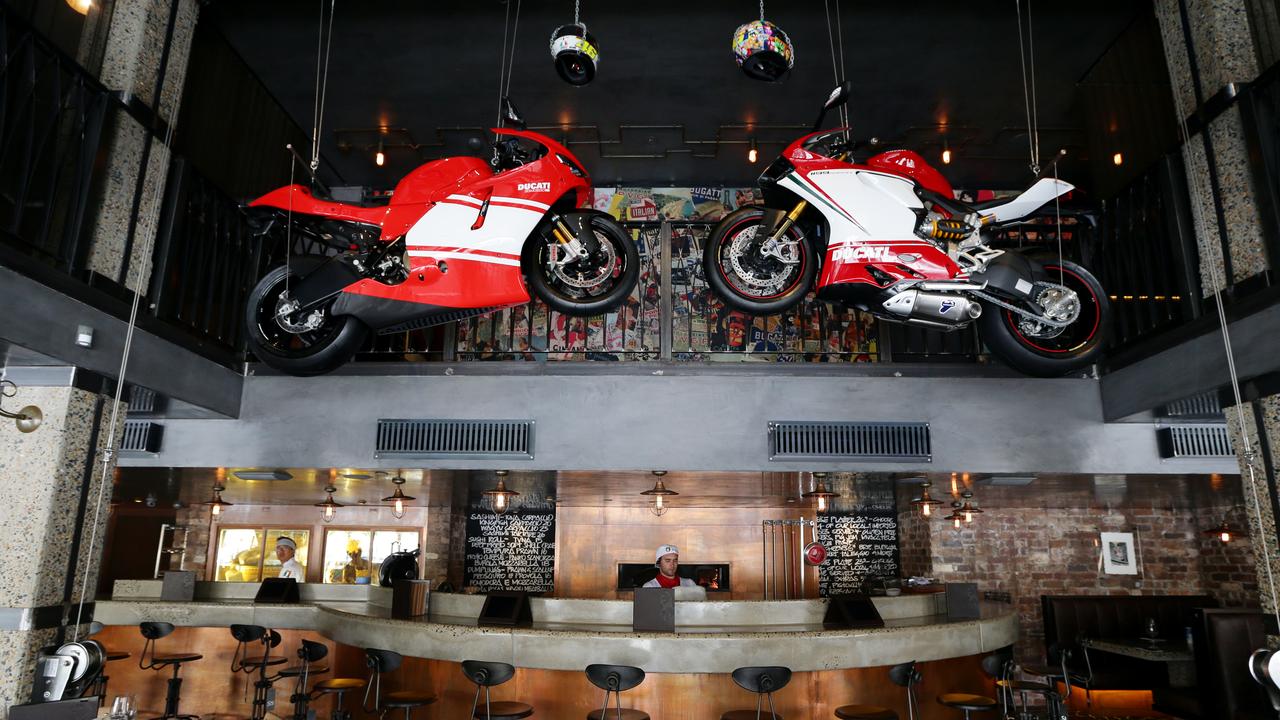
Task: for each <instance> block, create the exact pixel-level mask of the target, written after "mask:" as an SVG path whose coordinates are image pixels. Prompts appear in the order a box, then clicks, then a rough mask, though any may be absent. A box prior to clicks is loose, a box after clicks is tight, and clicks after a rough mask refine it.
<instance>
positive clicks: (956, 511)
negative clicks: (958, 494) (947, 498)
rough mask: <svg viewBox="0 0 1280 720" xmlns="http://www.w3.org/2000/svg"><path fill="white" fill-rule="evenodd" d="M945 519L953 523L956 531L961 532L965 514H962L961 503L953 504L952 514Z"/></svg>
mask: <svg viewBox="0 0 1280 720" xmlns="http://www.w3.org/2000/svg"><path fill="white" fill-rule="evenodd" d="M943 519H944V520H950V521H951V523H952V527H954V528H955V529H956V530H959V529H960V524H961V523H962V522H964V513H962V512H960V503H958V502H953V503H951V514H950V515H948V516H946V517H945V518H943Z"/></svg>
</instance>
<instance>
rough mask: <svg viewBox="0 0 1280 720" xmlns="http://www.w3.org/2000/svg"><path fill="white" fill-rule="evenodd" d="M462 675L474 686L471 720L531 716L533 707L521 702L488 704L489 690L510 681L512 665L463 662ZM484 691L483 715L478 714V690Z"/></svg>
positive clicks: (516, 719) (514, 672)
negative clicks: (472, 719) (474, 697)
mask: <svg viewBox="0 0 1280 720" xmlns="http://www.w3.org/2000/svg"><path fill="white" fill-rule="evenodd" d="M462 674H464V675H466V676H467V679H468V680H470V681H471V682H473V683H475V685H476V699H475V700H472V701H471V715H470V716H469V717H473V718H484V719H485V720H518V719H519V718H527V717H529V716H530V715H532V714H533V706H532V705H528V704H526V703H522V702H514V701H510V700H500V701H498V702H490V700H489V688H491V687H495V686H497V685H501V684H502V683H504V682H506V681H508V680H510V679H511V678H512V677H513V676H514V675H515V674H516V669H515V666H513V665H508V664H507V663H500V662H482V661H480V660H463V661H462ZM481 689H483V690H484V713H483V714H482V713H481V712H480V690H481Z"/></svg>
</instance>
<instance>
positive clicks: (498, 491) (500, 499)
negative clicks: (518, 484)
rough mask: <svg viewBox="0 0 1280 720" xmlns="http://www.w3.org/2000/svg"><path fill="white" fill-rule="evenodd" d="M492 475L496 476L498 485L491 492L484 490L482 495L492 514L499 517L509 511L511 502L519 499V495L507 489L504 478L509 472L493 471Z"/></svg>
mask: <svg viewBox="0 0 1280 720" xmlns="http://www.w3.org/2000/svg"><path fill="white" fill-rule="evenodd" d="M493 474H494V475H497V476H498V484H497V486H495V487H494V488H493V489H492V490H485V491H484V493H483V495H484V496H485V497H486V498H488V499H489V507H490V508H492V509H493V512H494V514H496V515H501V514H502V513H505V512H506V511H507V510H510V509H511V500H512V499H513V498H517V497H519V496H520V493H518V492H516V491H515V490H508V489H507V483H506V477H507V475H508V474H510V473H509V471H507V470H495V471H494V472H493Z"/></svg>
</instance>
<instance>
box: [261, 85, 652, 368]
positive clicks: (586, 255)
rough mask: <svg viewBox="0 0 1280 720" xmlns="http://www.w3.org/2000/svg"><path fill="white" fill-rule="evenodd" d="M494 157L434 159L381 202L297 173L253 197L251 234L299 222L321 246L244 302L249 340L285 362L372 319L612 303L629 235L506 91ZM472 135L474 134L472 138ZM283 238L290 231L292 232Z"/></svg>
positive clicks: (322, 352)
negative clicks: (329, 191) (528, 124)
mask: <svg viewBox="0 0 1280 720" xmlns="http://www.w3.org/2000/svg"><path fill="white" fill-rule="evenodd" d="M502 124H503V125H510V127H498V128H493V129H492V130H491V132H493V133H494V135H495V141H494V143H493V145H492V159H491V160H490V161H489V162H486V161H485V160H483V159H481V158H478V157H469V156H462V157H451V158H444V159H441V160H434V161H431V162H428V163H426V164H425V165H422V166H421V167H419V168H418V169H416V170H414V171H413V172H411V173H409V174H408V175H406V176H405V177H404V178H403V179H402V180H401V181H400V182H399V184H397V185H396V187H395V190H394V192H393V193H392V195H391V198H390V202H389V203H388V204H386V205H382V206H365V205H356V204H347V203H340V202H332V201H330V200H326V199H324V198H321V197H317V196H316V195H314V194H312V192H311V190H309V189H308V188H306V187H304V186H302V185H288V186H286V187H282V188H279V189H276V190H273V191H271V192H269V193H267V194H266V195H263V196H262V197H260V198H258V199H257V200H254V201H253V202H251V203H250V204H249V208H248V212H249V214H250V220H251V223H252V225H253V226H254V228H255V230H256V232H257V233H258V234H263V235H265V234H267V233H269V232H271V231H273V230H274V231H277V232H281V233H301V234H302V235H305V236H306V237H307V238H308V239H310V240H313V241H318V242H320V243H322V244H323V245H325V246H326V247H328V248H330V254H329V255H328V256H326V257H322V258H317V257H315V256H304V257H294V258H292V259H291V260H290V261H289V262H287V263H286V264H285V265H283V266H281V267H278V268H276V269H274V270H272V271H271V272H270V273H268V274H267V275H266V277H264V278H262V280H261V281H259V282H258V284H257V286H256V287H255V288H254V289H253V292H252V293H250V295H249V301H248V305H247V308H246V310H245V325H246V330H247V334H248V342H249V349H250V350H252V351H253V354H254V355H255V356H256V357H257V358H258V359H259V360H261V361H262V362H264V363H266V364H267V365H269V366H271V367H273V368H275V369H277V370H280V371H283V372H286V373H290V374H292V375H318V374H321V373H325V372H329V371H331V370H333V369H335V368H337V367H338V366H340V365H342V364H343V363H345V362H346V361H347V360H349V359H350V358H351V356H352V355H353V354H354V353H355V352H356V351H357V350H358V349H359V348H360V347H361V345H362V344H363V343H364V341H365V339H366V337H367V335H368V333H369V332H370V331H373V332H377V333H393V332H401V331H404V330H411V329H416V328H422V327H427V326H430V325H436V324H440V323H444V322H449V321H452V320H458V319H461V318H465V317H469V316H472V315H478V314H483V313H486V312H490V311H492V310H496V309H499V308H502V307H507V306H511V305H520V304H523V303H527V302H529V300H530V292H532V294H533V295H534V296H536V297H537V298H538V299H540V300H542V301H543V302H545V303H546V304H547V305H548V306H549V307H550V308H551V309H552V310H555V311H557V312H561V313H564V314H566V315H575V316H583V315H597V314H600V313H603V312H606V311H608V310H610V309H612V308H614V307H616V306H618V305H619V304H621V303H622V301H623V300H624V299H626V297H627V296H628V295H630V294H631V290H632V288H633V287H634V286H635V284H636V281H637V279H638V277H639V268H640V258H639V254H638V252H637V250H636V246H635V243H634V242H633V241H632V239H631V237H630V236H629V235H628V233H627V232H626V230H624V229H623V228H622V227H621V226H620V225H618V223H617V222H616V221H614V219H613V218H612V217H611V216H609V215H607V214H605V213H601V212H597V211H595V210H592V209H591V206H592V187H591V179H590V177H588V175H587V172H586V170H585V169H583V166H582V163H581V162H580V161H579V160H578V159H577V158H576V157H574V155H573V153H571V152H570V151H569V150H568V149H566V148H565V147H564V146H563V145H561V144H560V143H557V142H556V141H555V140H552V139H551V138H548V137H546V136H544V135H540V134H538V133H535V132H530V131H528V130H526V129H525V124H524V121H523V120H522V119H521V118H520V115H519V113H518V112H516V110H515V108H514V107H513V106H512V105H511V102H510V101H509V100H506V99H505V98H504V100H503V123H502ZM477 144H478V141H477ZM289 242H290V243H292V240H290V241H289Z"/></svg>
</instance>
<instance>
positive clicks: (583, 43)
mask: <svg viewBox="0 0 1280 720" xmlns="http://www.w3.org/2000/svg"><path fill="white" fill-rule="evenodd" d="M551 57H552V59H553V60H555V63H556V72H557V73H558V74H559V75H560V77H561V79H563V80H564V81H565V82H567V83H569V84H570V85H586V84H587V83H589V82H591V81H592V80H593V79H594V78H595V76H596V63H598V62H600V45H599V43H597V42H596V39H595V37H594V36H593V35H592V34H591V33H589V32H587V26H586V25H572V24H570V25H561V26H560V27H558V28H556V30H555V32H553V33H551Z"/></svg>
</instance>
